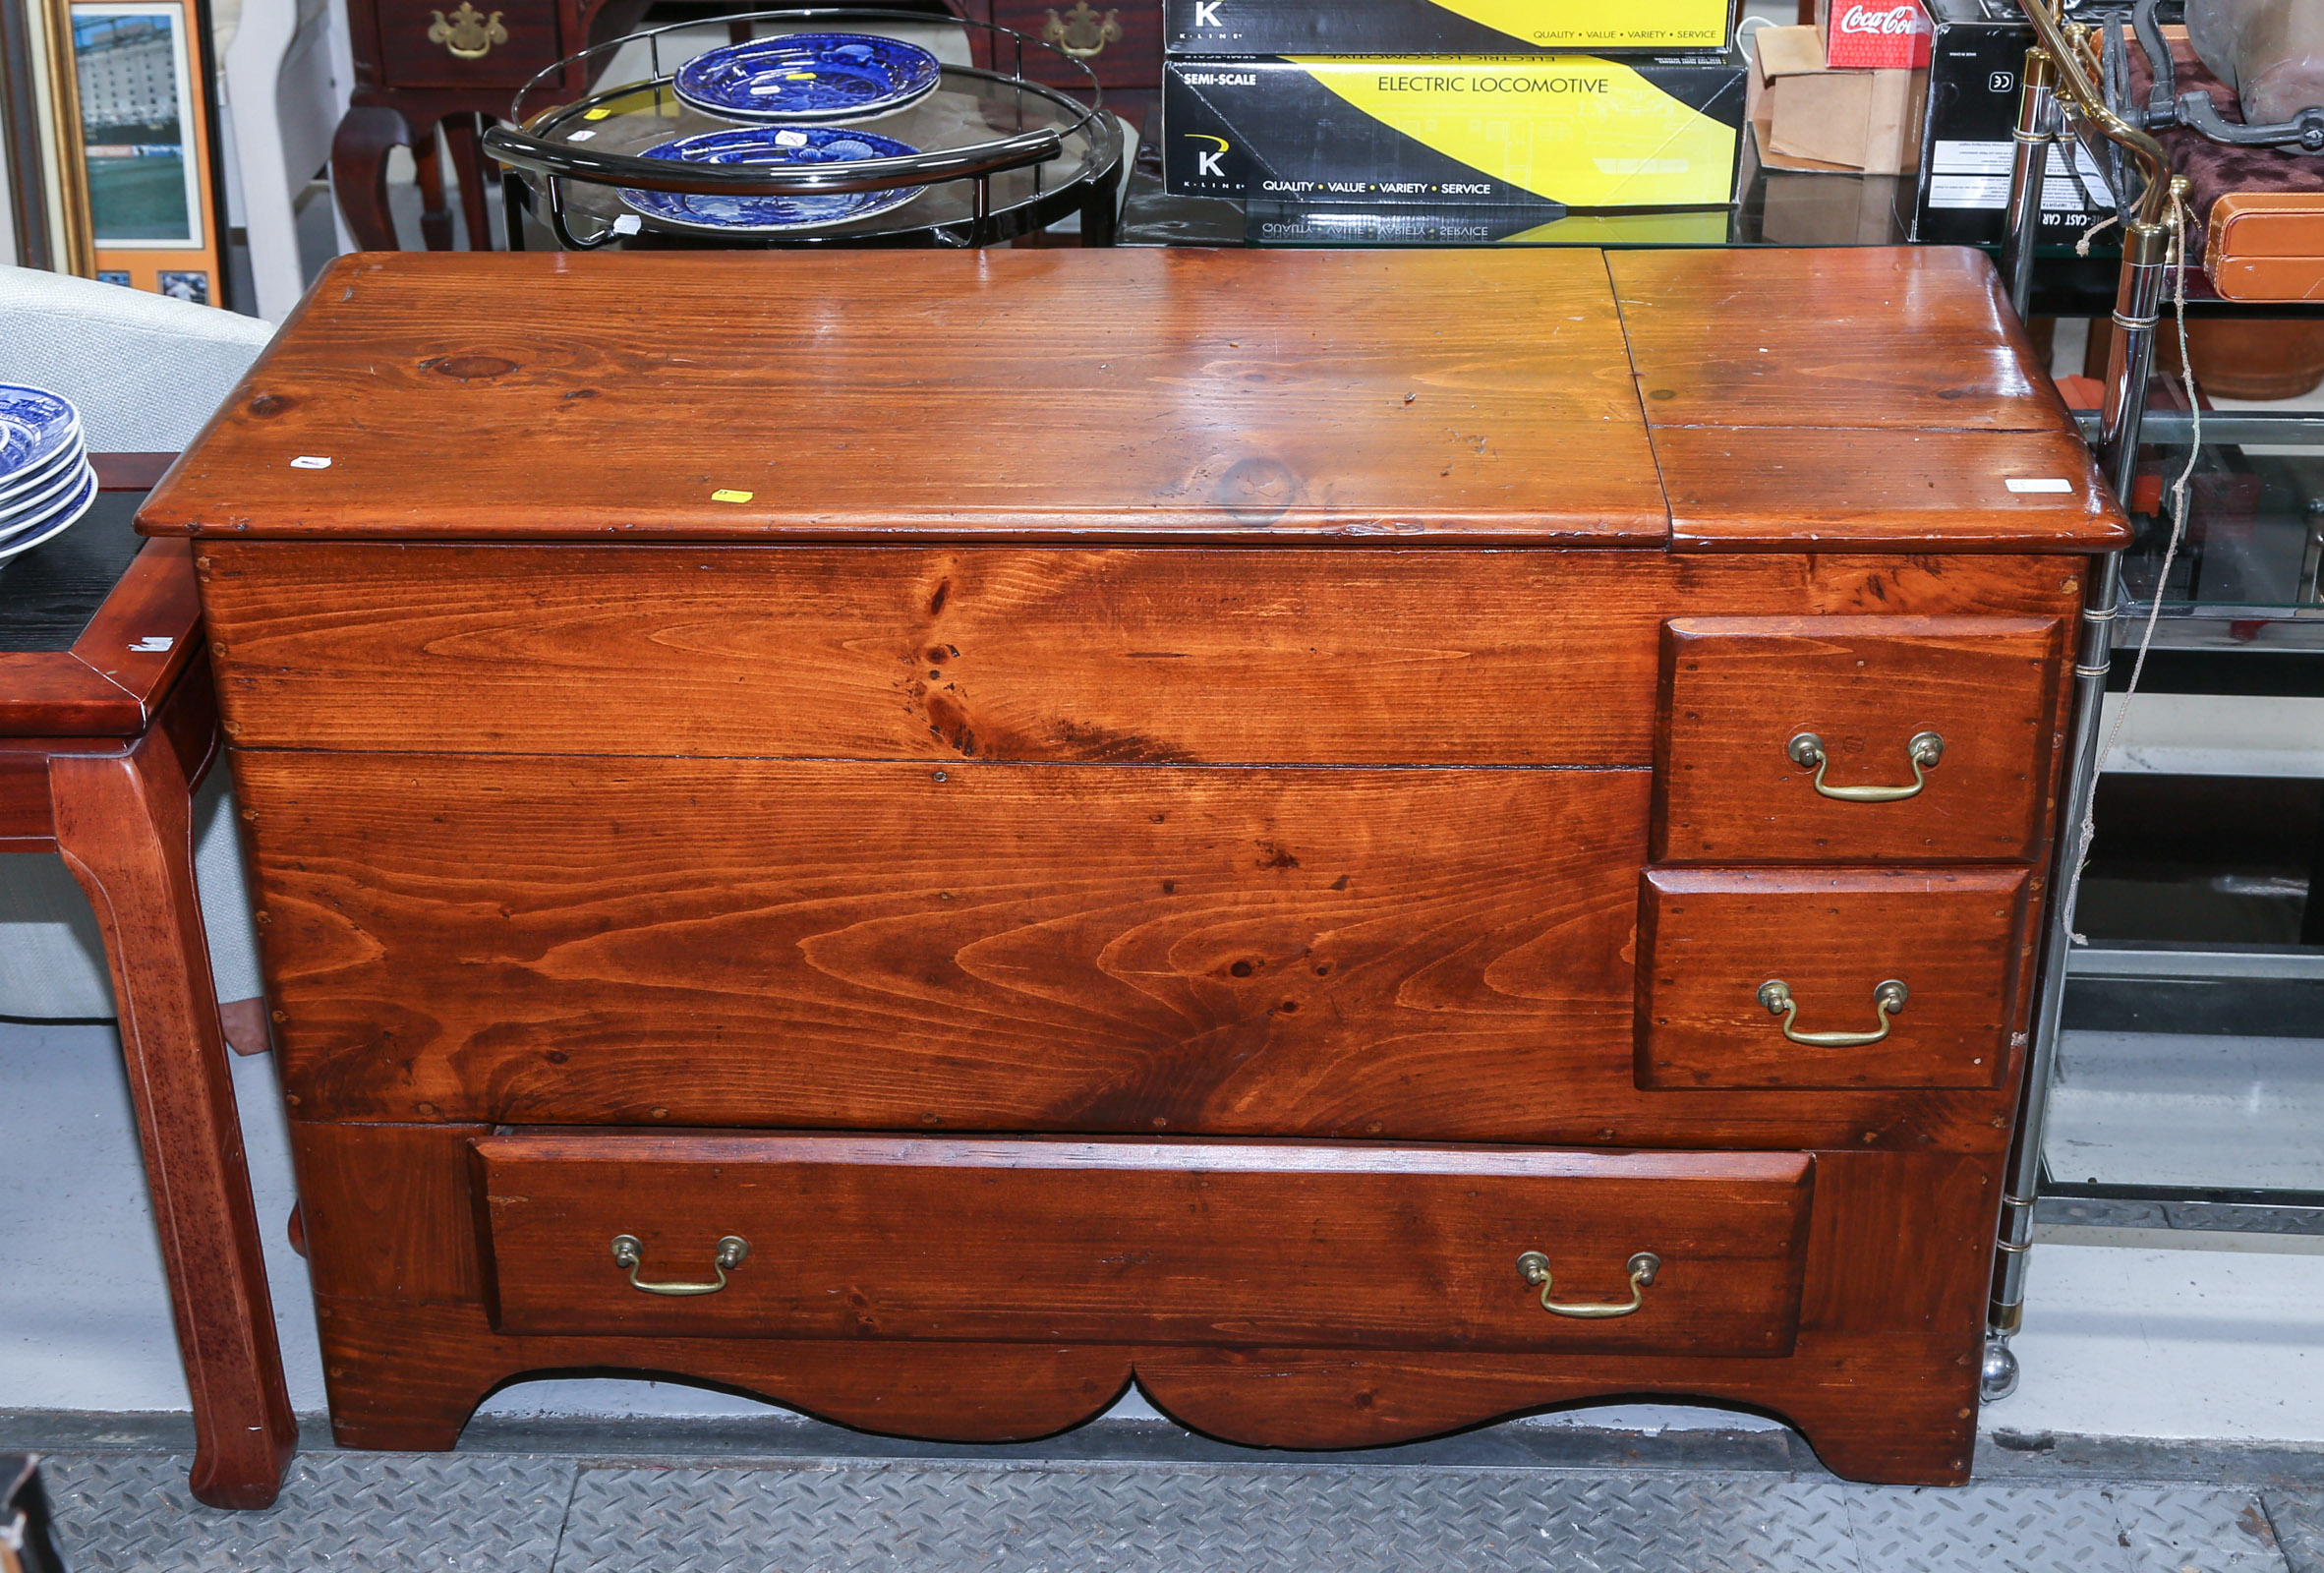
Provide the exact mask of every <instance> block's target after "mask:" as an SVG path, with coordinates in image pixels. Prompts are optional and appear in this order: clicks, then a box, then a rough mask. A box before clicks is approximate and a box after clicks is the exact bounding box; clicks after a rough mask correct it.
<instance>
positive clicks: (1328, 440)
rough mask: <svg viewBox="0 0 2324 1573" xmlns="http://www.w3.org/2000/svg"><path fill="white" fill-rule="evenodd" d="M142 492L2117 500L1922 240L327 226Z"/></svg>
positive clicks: (778, 534)
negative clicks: (1753, 247) (1239, 245)
mask: <svg viewBox="0 0 2324 1573" xmlns="http://www.w3.org/2000/svg"><path fill="white" fill-rule="evenodd" d="M301 459H305V460H308V461H310V462H311V461H313V460H316V459H328V460H329V461H330V464H329V467H328V468H301V467H298V465H297V464H295V463H294V461H296V460H301ZM2011 480H2020V481H2025V480H2035V481H2057V480H2063V481H2066V482H2068V483H2070V486H2069V488H2068V489H2067V490H2064V491H2050V490H2034V491H2022V490H2011V489H2010V488H2009V487H2008V485H2007V483H2008V482H2009V481H2011ZM144 524H145V528H146V529H147V530H148V531H149V532H151V533H156V534H197V535H212V534H215V535H230V536H241V537H245V538H251V539H261V538H263V539H336V540H349V539H382V538H384V539H403V540H412V539H465V540H543V539H563V540H588V539H597V540H665V541H668V540H701V541H711V540H720V541H751V540H757V541H882V540H898V539H910V538H941V539H945V540H963V541H964V540H994V541H1055V542H1067V541H1077V542H1088V543H1125V544H1127V543H1153V544H1165V543H1201V542H1219V543H1229V542H1233V543H1245V542H1256V541H1284V540H1302V539H1320V540H1345V541H1351V542H1355V541H1364V540H1382V541H1398V542H1415V543H1434V542H1441V543H1446V544H1459V543H1469V544H1476V545H1503V544H1505V545H1520V544H1527V545H1533V544H1561V545H1576V546H1582V545H1587V546H1606V547H1656V548H1658V547H1665V546H1667V547H1670V548H1672V549H1675V550H1679V551H1791V550H1800V549H1815V548H1820V547H1821V548H1845V549H1848V550H1854V551H1915V552H1918V551H1974V550H1983V549H1988V548H1993V547H2016V548H2036V549H2042V550H2073V549H2087V548H2103V547H2107V546H2110V545H2116V544H2119V543H2120V541H2121V528H2122V527H2121V521H2120V519H2119V518H2117V517H2116V516H2115V515H2114V514H2113V512H2112V510H2111V505H2110V504H2108V503H2107V502H2105V501H2104V500H2103V498H2102V493H2101V491H2100V489H2099V488H2098V487H2097V486H2096V485H2095V479H2094V476H2093V474H2092V472H2091V469H2090V461H2089V459H2088V457H2087V455H2086V452H2085V450H2084V449H2083V447H2082V444H2081V443H2080V442H2079V441H2078V440H2077V439H2076V437H2075V435H2074V429H2073V426H2072V423H2071V421H2070V420H2069V419H2068V417H2067V415H2066V413H2065V411H2064V409H2063V405H2061V404H2060V402H2059V400H2058V398H2057V395H2056V394H2055V392H2054V391H2052V389H2051V387H2050V384H2049V380H2048V379H2047V378H2045V377H2043V376H2041V375H2040V373H2039V371H2038V369H2037V368H2036V366H2035V364H2034V361H2033V358H2032V355H2031V352H2030V350H2029V348H2028V346H2027V344H2026V343H2025V341H2024V338H2023V335H2022V333H2020V332H2018V331H2017V330H2016V329H2015V328H2014V327H2013V326H2011V325H2010V318H2009V313H2008V309H2007V306H2006V305H2005V304H2004V301H2003V299H2002V297H2001V295H2000V293H1999V291H1998V289H1997V287H1996V283H1995V279H1994V277H1993V274H1992V269H1991V268H1990V267H1989V266H1988V265H1987V264H1986V263H1985V262H1984V261H1983V260H1982V258H1980V257H1979V256H1978V255H1977V254H1976V253H1974V252H1969V251H1950V250H1921V251H1883V250H1866V251H1854V250H1835V251H1816V252H1800V253H1747V252H1734V253H1696V252H1666V253H1655V252H1640V253H1614V254H1600V253H1597V252H1588V251H1554V252H1529V253H1523V254H1517V253H1506V254H1504V253H1489V252H1478V253H1472V252H1461V251H1446V252H1368V253H1367V252H1346V253H1333V252H1297V253H1270V254H1257V253H1246V252H1200V251H1161V250H1124V251H1113V252H1108V253H1106V254H1104V255H1102V256H1096V257H1090V258H1085V259H1084V258H1067V257H1064V256H1062V255H1059V254H1056V253H1052V252H1042V251H1025V252H1019V251H992V252H983V253H979V254H977V255H975V256H972V257H956V256H946V255H938V254H933V253H931V254H916V253H915V254H900V255H897V256H894V257H882V258H880V259H879V260H878V261H877V262H866V261H864V260H863V259H861V258H860V257H855V256H849V255H842V254H829V255H827V254H804V255H796V256H783V257H769V258H763V259H748V260H739V259H735V258H732V257H730V256H696V255H690V254H679V255H635V256H619V257H587V256H511V257H490V256H464V255H449V256H446V255H421V254H396V255H383V256H358V257H354V258H349V259H345V260H343V261H341V262H337V263H334V264H333V266H332V267H331V269H330V271H329V273H328V275H327V276H326V277H325V278H324V279H323V280H322V281H321V282H320V283H319V284H318V285H317V287H316V289H315V291H314V292H313V294H312V295H311V296H310V298H309V300H308V302H307V304H306V306H305V307H304V308H303V309H302V310H301V312H300V314H299V316H298V318H297V319H296V320H294V321H293V322H291V323H290V324H289V325H288V326H287V327H286V329H285V331H284V333H283V334H282V336H281V337H280V338H279V339H278V340H277V341H276V343H275V345H274V347H273V348H272V349H271V350H269V352H268V354H267V356H266V358H265V359H264V360H263V361H262V362H261V364H260V366H259V368H258V370H257V372H256V374H255V375H254V377H253V379H251V381H250V382H249V383H248V384H247V385H246V386H245V387H244V388H243V390H242V393H241V395H240V396H239V397H238V398H237V399H236V400H235V401H234V402H233V403H232V404H230V405H229V406H228V407H227V409H226V410H225V411H224V412H223V413H222V414H221V415H220V417H219V419H218V420H217V422H216V423H215V424H214V425H213V426H212V427H211V429H210V431H209V432H208V434H207V435H206V437H205V438H204V440H203V443H202V444H201V445H200V447H199V449H198V450H197V451H195V452H194V453H193V454H192V455H191V456H190V457H189V458H188V459H187V461H186V462H185V463H184V464H183V465H181V466H180V468H179V469H178V470H177V471H176V472H175V473H174V474H173V475H172V476H171V477H170V478H169V480H168V481H167V483H165V485H164V486H163V487H162V489H161V490H160V491H159V492H157V493H156V494H155V495H154V497H153V498H152V500H151V501H150V502H149V503H148V504H147V506H146V508H145V514H144Z"/></svg>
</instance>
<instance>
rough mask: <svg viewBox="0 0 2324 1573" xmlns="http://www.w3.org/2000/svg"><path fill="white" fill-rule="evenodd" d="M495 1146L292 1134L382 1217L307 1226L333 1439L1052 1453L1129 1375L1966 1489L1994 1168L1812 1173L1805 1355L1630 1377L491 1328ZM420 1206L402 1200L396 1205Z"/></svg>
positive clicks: (473, 1133)
mask: <svg viewBox="0 0 2324 1573" xmlns="http://www.w3.org/2000/svg"><path fill="white" fill-rule="evenodd" d="M488 1134H489V1133H488V1131H487V1130H486V1128H482V1127H476V1126H468V1127H454V1126H436V1127H378V1126H363V1125H317V1124H312V1123H309V1122H305V1121H298V1120H294V1121H293V1123H292V1140H293V1149H294V1151H295V1153H296V1154H297V1157H298V1162H299V1185H300V1194H301V1195H302V1197H303V1198H304V1200H305V1204H306V1205H307V1206H308V1208H309V1209H310V1211H311V1212H312V1211H313V1210H314V1209H316V1208H317V1207H318V1206H319V1205H320V1208H321V1209H322V1213H323V1215H327V1216H330V1217H333V1218H335V1219H338V1220H339V1221H340V1222H341V1224H342V1225H344V1224H346V1223H351V1222H353V1221H355V1220H357V1219H359V1218H360V1219H364V1220H368V1222H369V1227H368V1228H367V1229H366V1230H365V1231H364V1232H363V1233H362V1235H361V1238H360V1240H357V1239H354V1238H352V1237H350V1236H347V1235H346V1232H345V1231H344V1230H342V1236H343V1241H342V1244H341V1245H340V1246H339V1247H338V1248H337V1249H335V1250H328V1251H326V1249H325V1245H324V1240H325V1237H326V1234H327V1231H326V1230H324V1229H322V1228H320V1226H319V1227H317V1228H316V1229H315V1231H314V1236H315V1244H316V1256H315V1259H314V1262H313V1267H314V1271H315V1282H316V1287H317V1290H318V1312H317V1313H318V1316H319V1318H320V1329H321V1332H322V1345H323V1357H324V1365H325V1371H326V1375H327V1377H328V1380H329V1384H330V1395H331V1409H332V1417H333V1427H334V1431H335V1434H336V1436H337V1438H338V1441H339V1443H340V1444H341V1445H342V1446H349V1447H438V1448H440V1447H449V1446H450V1445H452V1443H453V1441H454V1440H455V1439H456V1438H457V1436H458V1434H459V1431H460V1427H461V1426H462V1424H463V1423H464V1422H465V1421H466V1419H467V1417H468V1414H469V1412H470V1411H471V1410H472V1409H474V1408H475V1406H476V1404H477V1402H478V1401H479V1400H480V1399H481V1398H482V1397H483V1396H484V1395H485V1394H486V1393H487V1392H488V1391H490V1390H492V1389H493V1388H494V1387H495V1386H496V1385H498V1384H499V1383H501V1382H502V1381H503V1380H505V1379H506V1378H508V1377H510V1376H514V1375H518V1374H521V1373H523V1372H527V1371H534V1372H542V1373H549V1372H553V1371H557V1370H570V1369H619V1370H626V1371H631V1372H636V1373H639V1374H654V1375H658V1376H662V1377H665V1378H674V1379H677V1380H695V1381H705V1382H718V1383H724V1384H727V1385H729V1386H734V1387H740V1388H743V1389H745V1390H748V1391H752V1392H757V1393H762V1394H766V1395H768V1396H770V1397H775V1398H779V1399H781V1400H782V1401H783V1402H784V1403H787V1404H791V1405H793V1406H796V1407H798V1408H801V1409H804V1410H806V1411H807V1412H809V1413H811V1414H815V1415H818V1416H820V1417H822V1418H825V1419H828V1420H833V1421H838V1422H841V1423H843V1424H846V1425H849V1426H854V1427H859V1428H862V1429H866V1430H871V1431H876V1432H881V1433H885V1434H891V1435H912V1436H924V1437H930V1438H936V1439H943V1440H955V1441H1013V1440H1023V1439H1029V1438H1032V1437H1037V1436H1042V1435H1046V1434H1049V1433H1051V1432H1054V1431H1058V1430H1061V1429H1064V1428H1066V1427H1070V1426H1073V1425H1075V1424H1077V1423H1078V1422H1080V1421H1082V1420H1085V1419H1087V1418H1089V1417H1091V1416H1094V1415H1096V1414H1098V1413H1100V1412H1102V1411H1103V1410H1104V1409H1105V1408H1106V1407H1107V1406H1109V1405H1110V1404H1112V1403H1113V1402H1114V1400H1115V1399H1116V1398H1117V1397H1119V1396H1120V1394H1121V1392H1122V1391H1123V1389H1124V1388H1125V1387H1127V1386H1129V1385H1130V1384H1131V1383H1133V1382H1135V1383H1136V1384H1137V1385H1138V1387H1139V1389H1140V1390H1141V1391H1142V1392H1143V1393H1144V1394H1145V1395H1146V1396H1147V1398H1148V1399H1149V1400H1151V1401H1152V1402H1153V1403H1154V1404H1155V1405H1156V1406H1157V1407H1158V1408H1160V1409H1161V1410H1163V1411H1164V1412H1165V1413H1166V1414H1169V1415H1171V1416H1173V1417H1174V1418H1177V1419H1179V1420H1180V1421H1182V1422H1183V1423H1185V1424H1188V1425H1191V1426H1195V1427H1200V1428H1201V1429H1202V1430H1203V1431H1204V1432H1205V1433H1207V1434H1210V1435H1214V1436H1220V1437H1224V1438H1227V1439H1231V1440H1235V1441H1241V1442H1247V1443H1253V1444H1261V1445H1272V1446H1279V1447H1357V1446H1377V1445H1385V1444H1388V1443H1393V1442H1399V1441H1405V1440H1409V1439H1412V1438H1416V1437H1422V1436H1427V1435H1432V1434H1437V1433H1440V1432H1443V1431H1447V1430H1453V1429H1458V1428H1460V1427H1467V1426H1474V1425H1477V1424H1480V1423H1482V1422H1484V1421H1489V1420H1493V1419H1496V1418H1500V1417H1504V1416H1508V1415H1512V1414H1516V1413H1520V1412H1522V1411H1525V1410H1528V1409H1532V1408H1538V1407H1540V1406H1542V1405H1550V1404H1558V1403H1567V1402H1574V1401H1587V1400H1590V1399H1594V1398H1595V1399H1604V1398H1608V1397H1612V1396H1615V1395H1620V1394H1636V1393H1650V1392H1651V1393H1657V1394H1666V1395H1669V1396H1671V1397H1673V1398H1676V1399H1680V1400H1685V1399H1688V1398H1692V1399H1696V1400H1707V1401H1710V1402H1714V1403H1736V1404H1742V1405H1746V1406H1749V1407H1751V1408H1754V1409H1757V1410H1760V1411H1763V1412H1772V1413H1774V1414H1777V1415H1780V1416H1782V1417H1783V1418H1785V1419H1787V1420H1789V1421H1791V1422H1793V1423H1794V1424H1796V1425H1798V1426H1800V1427H1802V1428H1803V1429H1804V1430H1805V1431H1806V1433H1807V1435H1808V1438H1809V1440H1810V1441H1811V1442H1812V1443H1813V1444H1814V1445H1815V1447H1816V1448H1817V1449H1818V1451H1819V1453H1820V1454H1821V1455H1822V1456H1823V1458H1824V1460H1825V1462H1826V1463H1827V1464H1828V1465H1830V1467H1831V1468H1833V1469H1834V1470H1837V1471H1840V1472H1842V1473H1844V1474H1846V1475H1847V1476H1848V1477H1850V1478H1852V1479H1859V1480H1878V1481H1888V1482H1894V1483H1899V1484H1917V1485H1939V1484H1947V1483H1951V1484H1957V1483H1958V1482H1959V1481H1960V1480H1962V1479H1964V1478H1965V1476H1966V1471H1967V1463H1968V1446H1969V1442H1970V1440H1971V1438H1972V1436H1973V1431H1974V1417H1975V1415H1976V1413H1977V1411H1976V1368H1977V1355H1978V1348H1979V1335H1980V1333H1981V1330H1982V1327H1983V1299H1984V1295H1983V1291H1984V1285H1985V1278H1986V1273H1987V1271H1988V1269H1989V1267H1990V1265H1991V1259H1992V1232H1993V1224H1994V1209H1995V1205H1996V1202H1997V1198H1998V1197H1999V1194H2000V1192H1999V1189H1998V1187H1999V1182H2000V1167H2001V1161H2002V1160H2001V1155H2000V1154H1999V1153H1998V1152H1997V1153H1994V1154H1990V1155H1987V1156H1985V1157H1981V1158H1967V1157H1956V1156H1950V1155H1944V1154H1933V1153H1927V1152H1908V1153H1893V1152H1866V1151H1841V1152H1832V1151H1825V1152H1819V1153H1817V1154H1815V1155H1814V1157H1815V1166H1816V1167H1815V1198H1814V1208H1813V1219H1812V1222H1811V1226H1810V1232H1809V1237H1808V1243H1807V1263H1806V1273H1805V1291H1804V1301H1803V1305H1804V1311H1803V1315H1802V1318H1801V1323H1800V1331H1799V1337H1798V1342H1797V1345H1796V1347H1795V1349H1794V1351H1793V1353H1792V1354H1791V1355H1790V1356H1788V1357H1786V1358H1780V1359H1766V1358H1756V1357H1743V1358H1734V1357H1719V1356H1687V1355H1657V1356H1656V1357H1654V1358H1653V1359H1644V1360H1642V1359H1641V1358H1639V1357H1638V1356H1637V1355H1635V1354H1621V1353H1605V1354H1592V1353H1587V1352H1583V1351H1572V1352H1563V1351H1558V1352H1548V1353H1540V1354H1521V1353H1514V1352H1494V1351H1487V1350H1461V1351H1450V1352H1425V1351H1390V1350H1368V1351H1350V1350H1338V1351H1331V1350H1297V1349H1242V1348H1204V1347H1199V1346H1184V1345H1182V1346H1175V1347H1167V1346H1166V1347H1151V1346H1149V1347H1144V1348H1138V1347H1124V1346H1120V1345H1090V1346H1077V1347H1076V1346H1064V1345H1057V1344H977V1343H967V1344H951V1343H935V1342H911V1343H902V1342H894V1341H888V1342H883V1341H875V1340H854V1339H815V1340H801V1339H782V1338H746V1337H715V1336H713V1337H672V1336H668V1335H653V1336H643V1335H638V1334H626V1335H514V1334H506V1333H496V1332H494V1330H493V1328H492V1326H491V1323H490V1321H489V1319H488V1316H487V1312H486V1309H485V1306H484V1303H483V1299H482V1291H481V1288H480V1287H479V1286H480V1283H481V1269H480V1267H479V1264H478V1260H477V1257H478V1253H479V1251H480V1250H481V1248H482V1238H481V1236H480V1233H479V1229H478V1227H477V1225H476V1223H475V1221H474V1204H473V1202H472V1198H471V1194H470V1193H471V1190H472V1186H473V1180H472V1177H471V1175H470V1172H469V1165H468V1163H467V1161H466V1159H467V1150H468V1147H469V1145H470V1143H471V1142H472V1141H474V1140H476V1139H477V1138H479V1137H483V1136H487V1135H488ZM415 1182H417V1184H416V1186H415V1185H414V1183H415ZM407 1187H413V1189H412V1190H411V1195H412V1204H411V1205H409V1206H398V1205H394V1204H392V1203H391V1202H389V1201H387V1200H385V1199H384V1198H386V1197H389V1196H391V1195H393V1194H397V1193H399V1192H401V1191H402V1190H404V1189H405V1188H407ZM609 1260H610V1253H609Z"/></svg>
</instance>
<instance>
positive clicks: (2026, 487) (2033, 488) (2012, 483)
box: [2002, 476, 2074, 495]
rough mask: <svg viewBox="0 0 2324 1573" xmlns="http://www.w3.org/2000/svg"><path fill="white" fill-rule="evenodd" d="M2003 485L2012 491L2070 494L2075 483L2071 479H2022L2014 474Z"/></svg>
mask: <svg viewBox="0 0 2324 1573" xmlns="http://www.w3.org/2000/svg"><path fill="white" fill-rule="evenodd" d="M2002 485H2004V486H2005V487H2007V488H2008V489H2009V490H2010V491H2012V492H2063V493H2066V494H2068V495H2070V494H2071V493H2072V492H2073V489H2074V484H2073V483H2072V482H2071V481H2061V480H2056V479H2052V478H2043V479H2039V480H2021V479H2019V478H2017V477H2014V476H2012V477H2011V478H2010V479H2008V480H2006V481H2004V482H2003V483H2002Z"/></svg>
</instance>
